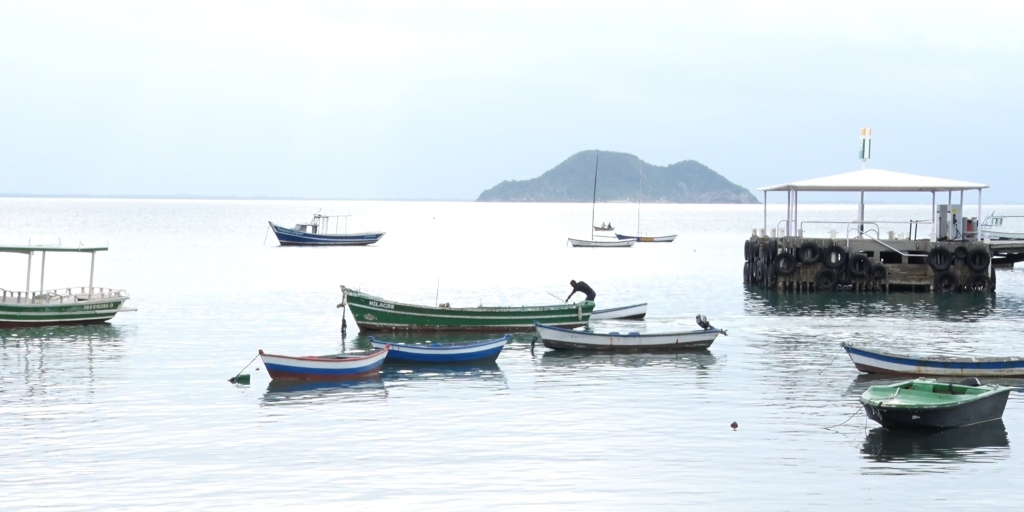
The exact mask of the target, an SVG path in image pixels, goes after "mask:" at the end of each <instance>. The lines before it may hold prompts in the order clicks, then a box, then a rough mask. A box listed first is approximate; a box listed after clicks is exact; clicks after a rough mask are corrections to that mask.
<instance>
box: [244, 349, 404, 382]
mask: <svg viewBox="0 0 1024 512" xmlns="http://www.w3.org/2000/svg"><path fill="white" fill-rule="evenodd" d="M387 355H388V349H387V347H385V348H384V349H382V350H377V351H375V352H372V353H370V354H366V355H359V356H351V355H345V354H337V355H332V356H306V357H293V356H283V355H279V354H266V353H264V352H263V351H262V350H260V358H261V359H262V360H263V366H264V367H266V369H267V373H268V374H269V375H270V378H272V379H282V380H346V379H359V378H364V377H367V376H369V375H374V374H376V373H378V372H379V371H380V367H381V365H383V364H384V359H385V358H386V357H387Z"/></svg>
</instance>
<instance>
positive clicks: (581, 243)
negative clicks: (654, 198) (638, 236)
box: [569, 151, 635, 247]
mask: <svg viewBox="0 0 1024 512" xmlns="http://www.w3.org/2000/svg"><path fill="white" fill-rule="evenodd" d="M600 161H601V153H600V152H599V151H595V152H594V198H593V200H591V202H590V240H579V239H576V238H569V244H570V245H572V246H573V247H632V246H633V243H634V242H635V240H621V239H620V240H595V239H594V213H595V211H596V208H597V169H598V165H599V163H600Z"/></svg>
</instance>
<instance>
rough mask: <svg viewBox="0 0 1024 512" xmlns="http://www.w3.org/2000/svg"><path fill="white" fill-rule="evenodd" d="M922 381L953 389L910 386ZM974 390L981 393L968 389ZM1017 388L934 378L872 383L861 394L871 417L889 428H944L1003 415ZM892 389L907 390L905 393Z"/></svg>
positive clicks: (979, 421)
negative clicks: (946, 382)
mask: <svg viewBox="0 0 1024 512" xmlns="http://www.w3.org/2000/svg"><path fill="white" fill-rule="evenodd" d="M918 383H920V385H923V386H930V387H931V388H932V389H935V390H945V389H947V388H948V389H949V390H954V392H953V393H949V392H945V393H943V392H938V391H932V392H920V391H915V389H916V388H907V387H906V386H908V385H910V386H914V385H917V384H918ZM966 389H972V390H974V391H976V392H977V393H978V394H976V395H968V394H966V393H965V392H964V390H966ZM1012 389H1013V388H1009V387H1003V386H977V387H973V386H963V385H957V384H944V383H934V382H933V381H922V380H918V381H909V382H903V383H899V384H894V385H892V386H872V387H870V388H868V390H867V391H865V392H864V394H863V395H861V399H860V401H861V404H863V406H864V412H865V413H867V416H868V418H870V419H872V420H873V421H876V422H878V423H879V424H881V425H882V426H883V427H885V428H889V429H901V430H908V429H909V430H941V429H947V428H955V427H966V426H968V425H976V424H978V423H985V422H987V421H993V420H997V419H1000V418H1002V417H1003V410H1004V409H1005V408H1006V400H1007V398H1008V397H1009V395H1010V391H1011V390H1012ZM892 390H898V391H904V393H903V394H902V395H900V393H899V392H898V391H897V392H893V393H891V394H889V395H888V396H881V395H884V394H886V393H890V392H891V391H892Z"/></svg>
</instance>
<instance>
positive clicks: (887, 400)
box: [860, 379, 1016, 410]
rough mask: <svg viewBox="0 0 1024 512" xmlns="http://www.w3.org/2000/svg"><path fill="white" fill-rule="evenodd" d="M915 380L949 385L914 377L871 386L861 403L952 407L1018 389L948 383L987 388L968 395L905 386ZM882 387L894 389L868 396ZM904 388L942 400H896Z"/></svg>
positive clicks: (922, 407) (892, 405) (907, 407)
mask: <svg viewBox="0 0 1024 512" xmlns="http://www.w3.org/2000/svg"><path fill="white" fill-rule="evenodd" d="M915 382H920V383H925V384H933V385H936V384H938V385H947V384H946V383H942V382H937V381H935V380H934V379H914V380H906V381H902V382H897V383H893V384H888V385H879V386H871V387H869V388H868V389H867V390H865V391H864V393H862V394H861V396H860V403H861V404H863V405H869V406H872V407H876V408H879V409H883V410H885V409H900V410H905V409H920V410H937V409H949V408H952V407H958V406H962V405H965V404H969V403H973V402H978V401H980V400H983V399H986V398H991V397H993V396H995V395H998V394H1002V393H1006V394H1009V393H1010V391H1013V390H1014V389H1016V388H1014V387H1013V386H1001V385H999V384H983V385H981V386H966V385H963V384H955V383H951V384H948V385H952V386H957V387H965V388H975V389H977V388H987V389H986V391H984V392H981V393H977V394H971V395H968V394H948V393H938V392H935V391H923V390H915V389H906V388H903V386H910V385H913V384H914V383H915ZM881 389H892V390H894V391H893V393H892V394H891V395H890V396H888V397H868V394H869V393H871V392H872V390H881ZM904 389H906V391H909V392H911V393H914V394H915V395H917V396H920V397H925V396H930V397H940V398H942V401H941V402H931V403H922V402H908V401H902V400H901V401H894V400H893V399H894V398H896V396H897V395H898V394H899V391H900V390H904Z"/></svg>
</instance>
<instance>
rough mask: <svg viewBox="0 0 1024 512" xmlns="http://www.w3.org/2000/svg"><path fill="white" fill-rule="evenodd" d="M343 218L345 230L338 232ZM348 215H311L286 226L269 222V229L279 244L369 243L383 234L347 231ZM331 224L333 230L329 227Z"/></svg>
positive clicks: (374, 241) (375, 240)
mask: <svg viewBox="0 0 1024 512" xmlns="http://www.w3.org/2000/svg"><path fill="white" fill-rule="evenodd" d="M342 218H345V219H346V221H345V230H344V231H343V232H339V230H338V227H339V225H340V224H341V220H339V219H342ZM347 219H348V215H320V214H319V213H318V214H316V215H313V220H312V221H310V222H309V223H308V224H296V225H295V226H294V227H292V228H286V227H284V226H279V225H277V224H274V223H273V222H270V229H271V230H273V231H274V236H276V237H277V241H278V242H279V243H280V244H281V245H370V244H372V243H376V242H377V241H378V240H380V239H381V237H383V236H384V233H383V232H378V231H375V232H367V233H349V232H348V220H347ZM332 225H333V230H332V229H331V228H332Z"/></svg>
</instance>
